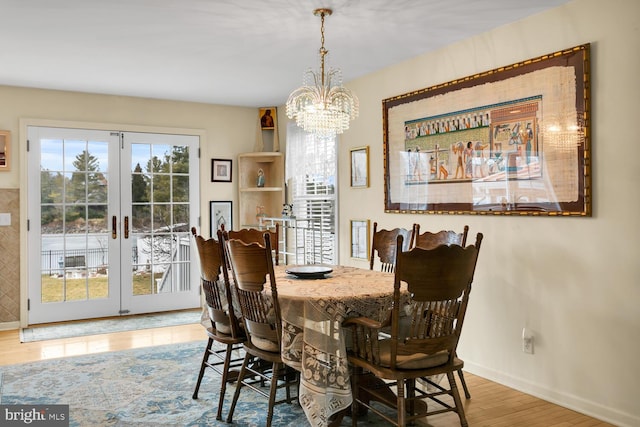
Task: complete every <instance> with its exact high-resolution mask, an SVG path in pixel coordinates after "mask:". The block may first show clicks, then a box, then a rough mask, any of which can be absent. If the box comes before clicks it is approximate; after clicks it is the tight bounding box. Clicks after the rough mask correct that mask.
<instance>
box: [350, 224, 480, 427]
mask: <svg viewBox="0 0 640 427" xmlns="http://www.w3.org/2000/svg"><path fill="white" fill-rule="evenodd" d="M402 240H403V236H398V242H397V244H398V246H399V247H401V246H402V243H403V241H402ZM481 242H482V234H481V233H478V235H477V237H476V242H475V244H474V245H470V246H467V247H464V248H463V247H462V246H459V245H450V246H447V245H441V246H438V247H436V248H434V249H422V248H413V249H411V250H410V251H407V252H403V251H399V252H398V253H397V256H396V266H395V267H396V269H395V278H394V296H393V300H394V304H393V308H392V314H391V319H390V321H391V336H390V338H384V335H381V334H379V331H380V330H381V329H382V328H383V327H385V326H386V325H385V324H383V323H382V322H378V321H376V320H374V319H368V318H363V317H359V318H352V319H347V320H346V321H345V322H344V326H346V327H349V328H350V329H351V333H352V338H353V343H352V348H351V349H350V350H349V352H348V356H347V357H348V360H349V363H350V365H351V366H353V367H354V368H356V370H355V372H357V371H364V372H369V373H370V374H372V375H373V376H374V377H375V378H379V379H381V380H384V381H385V382H386V387H379V388H371V387H362V388H361V387H360V381H361V378H362V376H361V375H353V376H352V385H353V387H352V388H353V404H352V410H351V413H352V425H353V426H356V425H357V422H358V421H357V418H358V414H359V406H360V405H363V406H364V407H366V408H368V410H369V411H371V412H373V413H375V414H377V415H379V416H381V417H382V418H384V419H385V420H386V421H388V422H390V423H392V424H393V425H395V426H405V425H407V423H409V422H413V421H415V420H416V419H418V418H423V417H427V416H429V415H434V414H439V413H443V412H450V411H451V412H455V413H457V414H458V418H459V419H460V425H461V426H463V427H466V426H467V425H468V424H467V420H466V417H465V414H464V407H463V406H462V400H461V399H460V394H459V392H458V388H457V385H456V381H455V377H454V373H455V372H456V371H457V370H458V369H461V368H462V367H463V366H464V362H463V361H462V360H460V359H459V358H458V357H457V356H456V348H457V346H458V341H459V339H460V333H461V332H462V325H463V323H464V317H465V313H466V310H467V305H468V303H469V293H470V292H471V284H472V282H473V276H474V273H475V269H476V263H477V260H478V254H479V252H480V244H481ZM404 284H406V288H405V287H404V286H405V285H404ZM405 289H406V291H405ZM403 312H404V313H403ZM407 314H408V315H409V320H410V322H409V323H408V325H409V327H406V328H401V327H400V323H401V317H403V318H404V319H403V321H404V320H406V316H407ZM440 374H445V375H446V377H447V380H448V387H446V386H444V385H441V384H439V383H436V382H435V381H433V380H432V378H431V377H433V376H436V375H440ZM418 379H420V380H421V381H420V382H418V381H416V380H418ZM423 384H428V386H423ZM390 392H392V393H394V394H395V399H389V397H388V396H389V393H390ZM446 395H448V396H449V397H448V398H443V397H444V396H446ZM370 399H374V400H377V401H379V402H381V403H382V404H384V405H385V406H388V407H389V408H391V409H395V411H396V412H397V416H396V418H395V419H392V418H391V417H390V416H389V415H387V414H385V412H383V411H381V408H380V407H379V406H378V405H371V404H370ZM427 402H429V403H430V404H431V406H430V405H427Z"/></svg>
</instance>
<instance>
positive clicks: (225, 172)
mask: <svg viewBox="0 0 640 427" xmlns="http://www.w3.org/2000/svg"><path fill="white" fill-rule="evenodd" d="M211 182H231V160H230V159H211Z"/></svg>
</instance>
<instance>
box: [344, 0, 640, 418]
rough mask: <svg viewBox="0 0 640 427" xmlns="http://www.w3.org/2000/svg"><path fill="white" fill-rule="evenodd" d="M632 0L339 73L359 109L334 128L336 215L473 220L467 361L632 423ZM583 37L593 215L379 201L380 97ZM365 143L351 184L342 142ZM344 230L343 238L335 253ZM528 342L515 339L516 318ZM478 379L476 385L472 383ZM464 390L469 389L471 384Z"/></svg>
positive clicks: (475, 368)
mask: <svg viewBox="0 0 640 427" xmlns="http://www.w3.org/2000/svg"><path fill="white" fill-rule="evenodd" d="M639 16H640V1H637V0H610V1H607V2H603V1H601V0H575V1H573V2H570V3H569V4H567V5H566V6H563V7H560V8H557V9H554V10H552V11H550V12H546V13H543V14H540V15H536V16H534V17H531V18H528V19H526V20H523V21H521V22H517V23H514V24H511V25H507V26H504V27H501V28H499V29H496V30H494V31H491V32H488V33H485V34H482V35H479V36H477V37H473V38H470V39H466V40H463V41H462V42H459V43H456V44H454V45H451V46H448V47H447V48H445V49H442V50H439V51H436V52H433V53H429V54H425V55H423V56H420V57H417V58H415V59H412V60H410V61H407V62H404V63H401V64H397V65H396V66H393V67H390V68H387V69H384V70H382V71H379V72H376V73H373V74H371V75H368V76H366V77H363V78H360V79H358V80H355V81H352V82H350V83H349V87H350V88H351V89H353V90H354V91H355V92H356V94H357V95H358V96H359V98H360V108H361V114H360V117H359V118H358V119H357V120H356V121H355V122H354V123H353V126H352V128H351V129H350V130H349V131H347V132H346V133H345V134H344V135H343V136H342V138H341V142H340V159H341V163H340V167H339V173H340V177H341V179H340V180H339V183H340V187H339V189H340V229H341V230H343V232H342V233H341V234H342V235H344V230H348V229H349V220H350V219H356V218H362V217H363V212H367V213H368V214H365V216H366V217H369V218H370V219H371V220H372V221H378V223H379V224H381V225H382V226H384V227H385V228H387V227H395V226H404V227H410V226H411V224H412V223H413V222H419V223H420V224H421V226H422V228H423V229H429V230H439V229H443V228H444V229H455V230H461V229H462V227H463V226H464V224H468V225H469V226H470V228H471V232H472V234H473V235H474V236H475V233H476V232H483V233H484V236H485V239H484V241H483V243H482V251H481V254H480V259H479V265H478V269H477V272H476V277H475V282H474V283H475V286H474V290H473V292H472V294H471V302H470V308H469V311H468V315H467V319H466V321H465V330H464V332H463V337H462V342H461V347H460V351H459V353H460V355H461V356H462V358H463V359H464V360H465V367H466V368H467V369H468V370H469V371H471V372H474V373H477V374H480V375H482V376H484V377H488V378H490V379H493V380H496V381H498V382H501V383H504V384H507V385H510V386H513V387H515V388H518V389H520V390H524V391H526V392H529V393H531V394H534V395H538V396H541V397H543V398H545V399H547V400H551V401H554V402H558V403H560V404H561V405H564V406H568V407H571V408H574V409H577V410H579V411H580V412H584V413H589V414H592V415H594V416H596V417H600V418H603V419H607V420H610V421H612V422H614V423H615V424H618V425H635V426H637V425H640V405H638V397H637V396H638V392H637V382H638V379H640V365H639V364H638V360H640V308H639V307H638V303H639V302H640V267H639V266H640V262H639V261H638V255H639V253H640V251H638V249H637V246H636V245H637V240H638V237H640V225H639V224H640V221H638V219H637V213H638V212H639V211H640V191H639V190H638V182H639V179H638V171H639V169H638V166H637V164H638V154H637V153H638V148H637V147H638V144H639V142H638V137H637V135H636V134H637V132H636V131H635V128H636V123H637V122H638V118H637V111H638V108H637V102H638V98H639V96H640V90H639V89H640V83H639V82H638V77H637V74H638V69H640V55H639V54H638V53H639V52H640V32H639V31H640V26H639V24H638V22H639V21H638V17H639ZM589 42H590V43H591V54H592V63H591V72H592V74H591V96H592V104H591V106H592V123H593V126H592V132H593V133H592V148H593V170H592V172H593V201H594V203H593V217H592V218H544V217H539V218H526V217H525V218H516V217H485V216H482V217H480V216H468V215H466V216H465V215H457V216H456V215H408V214H386V213H384V203H383V201H384V193H383V159H382V106H381V102H382V100H383V99H386V98H389V97H392V96H395V95H400V94H403V93H406V92H409V91H412V90H416V89H421V88H426V87H429V86H432V85H435V84H438V83H444V82H448V81H451V80H453V79H456V78H461V77H465V76H468V75H471V74H474V73H477V72H482V71H486V70H491V69H494V68H496V67H499V66H503V65H508V64H511V63H514V62H518V61H521V60H525V59H528V58H533V57H536V56H540V55H543V54H546V53H550V52H554V51H557V50H562V49H564V48H569V47H573V46H577V45H580V44H583V43H589ZM361 145H370V149H371V151H370V153H371V159H370V160H371V187H370V188H369V189H367V190H361V189H359V190H352V189H350V188H349V179H348V178H345V177H348V176H349V161H348V159H349V150H350V149H351V148H353V147H357V146H361ZM348 249H349V239H348V238H343V239H341V241H340V252H341V263H346V264H353V265H358V266H362V267H365V266H366V262H364V261H363V262H357V261H354V260H352V259H350V258H349V250H348ZM524 326H526V327H528V328H530V329H532V330H533V331H534V333H535V354H533V355H529V354H525V353H523V352H522V350H521V348H522V339H521V334H522V328H523V327H524ZM476 392H478V391H476ZM471 393H472V395H473V393H474V391H473V390H471Z"/></svg>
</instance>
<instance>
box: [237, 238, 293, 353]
mask: <svg viewBox="0 0 640 427" xmlns="http://www.w3.org/2000/svg"><path fill="white" fill-rule="evenodd" d="M263 242H264V244H263V245H261V244H259V243H257V242H253V243H245V242H244V241H243V240H240V239H233V238H231V237H229V239H228V240H227V241H226V245H225V250H226V253H227V256H228V259H229V263H230V265H231V272H232V275H233V280H234V284H235V291H236V295H237V297H238V304H239V306H240V311H241V313H242V318H243V321H244V325H245V329H246V331H247V334H248V336H249V339H250V341H251V343H252V344H253V345H254V346H256V347H258V348H260V349H262V350H265V351H271V352H280V340H281V337H282V324H281V317H280V306H279V304H278V289H277V286H276V279H275V274H274V272H273V258H272V255H271V234H270V233H268V232H264V234H263ZM267 278H268V279H267ZM267 280H269V286H270V295H268V294H267V293H266V292H265V291H266V289H265V285H266V283H267Z"/></svg>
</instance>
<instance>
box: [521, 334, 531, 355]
mask: <svg viewBox="0 0 640 427" xmlns="http://www.w3.org/2000/svg"><path fill="white" fill-rule="evenodd" d="M522 351H523V352H524V353H529V354H533V332H532V331H531V330H530V329H528V328H522Z"/></svg>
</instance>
